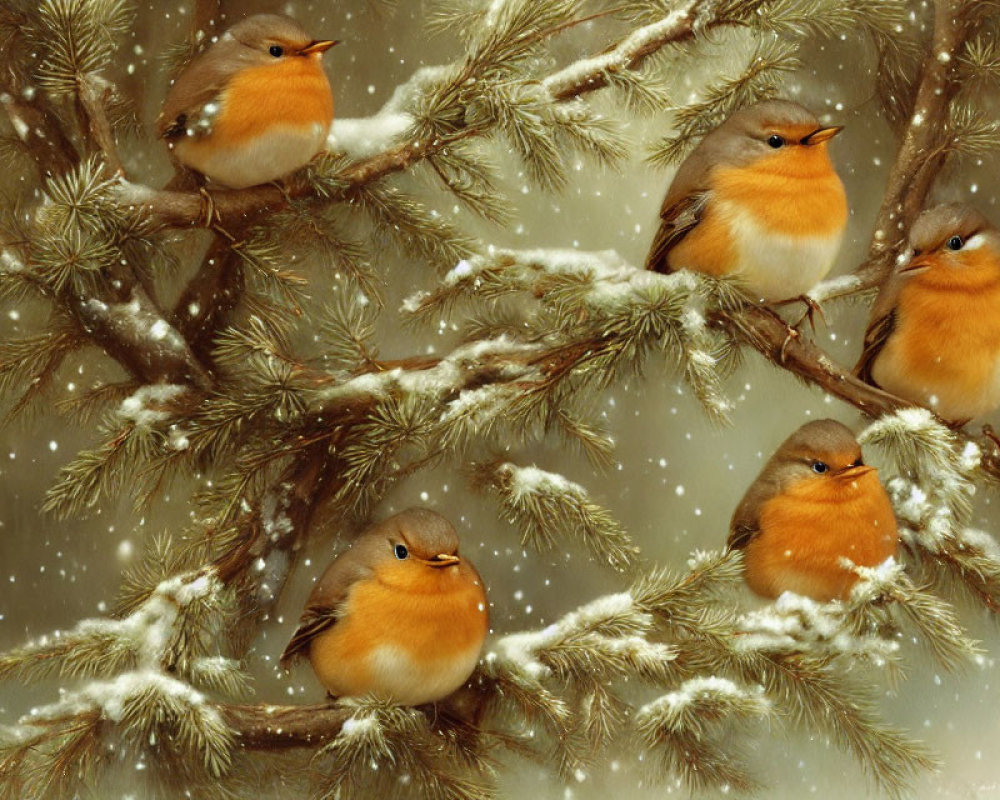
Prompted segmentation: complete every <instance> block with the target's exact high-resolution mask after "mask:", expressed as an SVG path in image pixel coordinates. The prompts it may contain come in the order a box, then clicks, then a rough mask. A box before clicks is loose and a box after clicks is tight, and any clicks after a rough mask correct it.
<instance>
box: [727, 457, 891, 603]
mask: <svg viewBox="0 0 1000 800" xmlns="http://www.w3.org/2000/svg"><path fill="white" fill-rule="evenodd" d="M760 527H761V530H760V533H759V534H758V535H757V536H756V537H755V538H754V539H753V540H752V541H751V542H750V544H749V545H748V546H747V548H746V556H745V564H746V580H747V583H748V584H749V585H750V588H751V589H753V590H754V591H755V592H757V593H758V594H760V595H763V596H765V597H777V596H778V595H779V594H781V593H782V592H785V591H792V592H795V593H797V594H802V595H806V596H808V597H812V598H814V599H816V600H821V601H827V600H832V599H835V598H843V597H846V595H847V594H848V593H849V592H850V590H851V587H852V586H853V585H854V583H855V581H856V580H857V576H856V575H855V574H854V573H853V572H851V571H849V570H846V569H844V567H842V566H841V564H840V559H841V558H848V559H850V560H851V561H852V562H854V563H855V564H858V565H859V566H868V567H871V566H876V565H878V564H881V563H882V562H883V561H885V560H886V559H887V558H888V557H889V556H893V555H895V554H896V546H897V541H898V533H897V531H896V519H895V516H894V515H893V512H892V506H891V505H890V503H889V498H888V496H887V495H886V493H885V490H884V489H883V488H882V484H881V483H880V482H879V479H878V475H877V473H876V472H875V471H874V470H873V471H871V472H869V473H867V474H865V475H862V476H860V477H859V478H857V479H854V480H850V481H848V480H845V479H840V478H836V477H830V478H828V479H822V480H819V479H816V480H812V479H805V480H801V481H799V482H798V483H796V484H793V485H792V486H791V487H790V488H789V489H788V490H787V491H786V492H784V493H782V494H780V495H777V496H776V497H774V498H772V499H771V500H769V501H767V502H766V503H764V505H763V506H762V508H761V515H760Z"/></svg>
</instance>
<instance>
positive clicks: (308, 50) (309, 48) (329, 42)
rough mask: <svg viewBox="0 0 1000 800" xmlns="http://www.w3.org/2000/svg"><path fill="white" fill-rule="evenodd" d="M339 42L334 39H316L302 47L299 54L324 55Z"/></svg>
mask: <svg viewBox="0 0 1000 800" xmlns="http://www.w3.org/2000/svg"><path fill="white" fill-rule="evenodd" d="M336 44H340V42H339V41H338V40H336V39H317V40H316V41H315V42H310V43H309V44H307V45H306V46H305V47H303V48H302V49H301V50H299V52H300V53H301V54H302V55H304V56H311V55H312V54H313V53H325V52H326V51H327V50H329V49H330V48H331V47H333V46H334V45H336Z"/></svg>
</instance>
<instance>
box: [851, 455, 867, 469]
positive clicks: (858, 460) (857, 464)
mask: <svg viewBox="0 0 1000 800" xmlns="http://www.w3.org/2000/svg"><path fill="white" fill-rule="evenodd" d="M864 465H865V462H864V461H863V460H862V459H861V456H858V457H857V458H856V459H855V461H854V463H853V464H851V466H852V467H863V466H864Z"/></svg>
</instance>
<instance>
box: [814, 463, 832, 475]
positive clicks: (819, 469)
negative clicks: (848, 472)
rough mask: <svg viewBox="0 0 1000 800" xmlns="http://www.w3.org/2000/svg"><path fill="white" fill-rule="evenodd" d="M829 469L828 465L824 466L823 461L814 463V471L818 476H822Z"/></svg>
mask: <svg viewBox="0 0 1000 800" xmlns="http://www.w3.org/2000/svg"><path fill="white" fill-rule="evenodd" d="M828 469H830V468H829V467H828V466H827V465H826V464H824V463H823V462H822V461H813V463H812V470H813V472H815V473H816V474H817V475H822V474H823V473H824V472H826V471H827V470H828Z"/></svg>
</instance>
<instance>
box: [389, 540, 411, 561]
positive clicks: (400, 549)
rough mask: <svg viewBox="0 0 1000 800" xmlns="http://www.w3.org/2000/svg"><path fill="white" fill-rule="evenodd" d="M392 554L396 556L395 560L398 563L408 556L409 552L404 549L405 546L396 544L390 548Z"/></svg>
mask: <svg viewBox="0 0 1000 800" xmlns="http://www.w3.org/2000/svg"><path fill="white" fill-rule="evenodd" d="M392 552H393V553H395V554H396V558H398V559H399V560H400V561H402V560H403V559H404V558H406V557H407V556H408V555H409V554H410V551H409V550H407V549H406V545H405V544H397V545H396V546H395V547H394V548H392Z"/></svg>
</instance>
